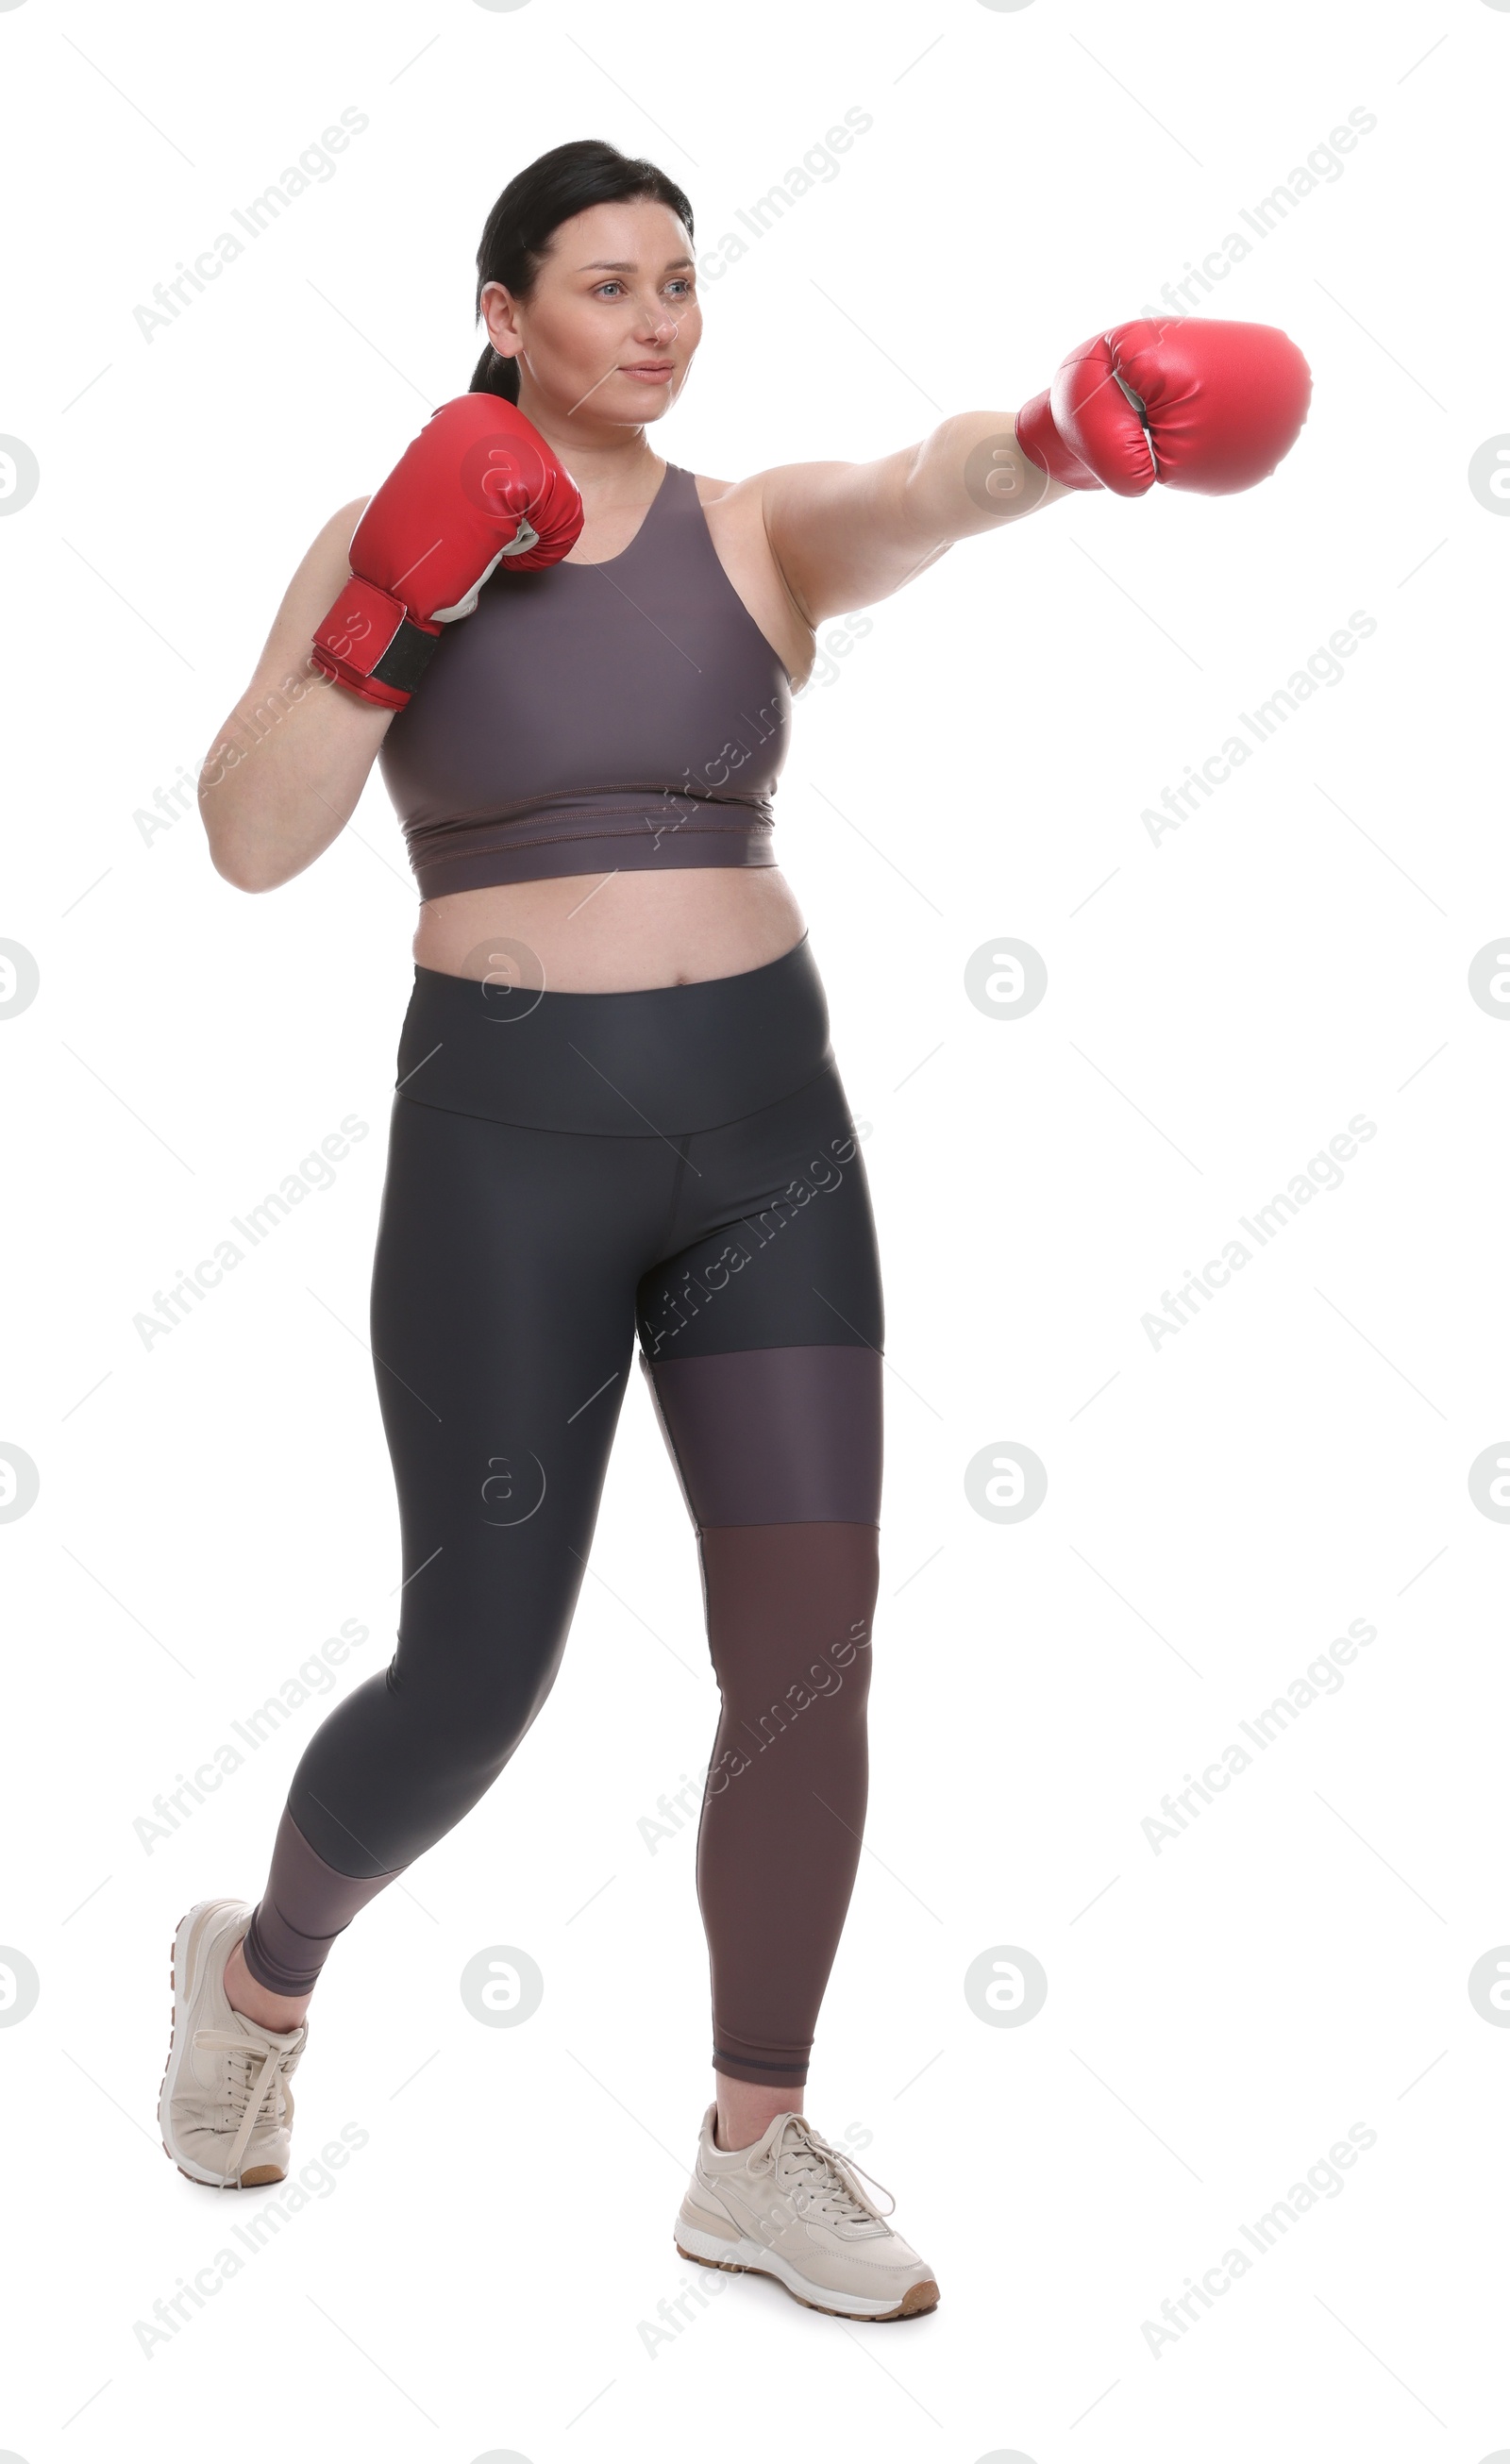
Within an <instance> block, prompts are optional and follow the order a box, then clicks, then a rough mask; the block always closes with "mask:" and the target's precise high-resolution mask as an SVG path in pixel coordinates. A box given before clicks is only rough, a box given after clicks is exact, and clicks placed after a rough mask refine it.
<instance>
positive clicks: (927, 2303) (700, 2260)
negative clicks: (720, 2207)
mask: <svg viewBox="0 0 1510 2464" xmlns="http://www.w3.org/2000/svg"><path fill="white" fill-rule="evenodd" d="M673 2238H674V2240H675V2243H676V2247H677V2249H678V2251H679V2252H680V2254H681V2255H682V2257H683V2258H689V2259H691V2260H692V2261H693V2262H694V2264H695V2265H696V2266H698V2267H716V2268H717V2269H719V2270H720V2272H721V2273H722V2274H723V2275H725V2276H768V2277H770V2278H771V2281H772V2283H773V2284H779V2286H780V2287H781V2290H782V2292H783V2293H789V2294H790V2295H791V2297H792V2299H793V2300H794V2301H800V2303H801V2304H802V2307H803V2309H804V2310H821V2312H822V2314H823V2316H824V2318H825V2319H863V2320H864V2321H865V2322H866V2324H867V2325H869V2324H871V2323H874V2324H876V2325H879V2324H880V2323H881V2321H883V2320H886V2319H921V2318H925V2317H926V2316H927V2314H928V2312H929V2311H930V2310H936V2309H937V2308H938V2301H939V2292H938V2286H937V2285H936V2284H935V2283H934V2281H933V2279H932V2277H925V2278H924V2280H923V2282H922V2283H921V2284H909V2285H908V2289H907V2291H906V2292H905V2293H904V2295H903V2296H902V2299H901V2300H900V2301H899V2302H897V2303H896V2304H895V2306H894V2307H893V2308H891V2309H889V2310H885V2309H882V2308H881V2307H879V2305H877V2306H874V2307H871V2308H865V2307H864V2306H861V2305H863V2300H864V2297H863V2296H862V2295H860V2294H856V2295H855V2296H854V2297H853V2299H854V2301H855V2303H856V2305H857V2306H856V2307H854V2308H852V2309H843V2310H841V2309H837V2308H836V2307H835V2305H834V2302H833V2301H815V2300H814V2299H813V2298H812V2293H813V2286H812V2279H811V2278H810V2277H804V2276H799V2274H798V2272H797V2269H796V2268H795V2267H793V2265H792V2264H791V2262H790V2260H789V2259H784V2258H781V2257H779V2256H778V2255H777V2253H776V2252H775V2251H774V2250H762V2249H761V2248H760V2246H759V2244H758V2243H757V2242H753V2241H734V2242H728V2241H720V2240H719V2239H718V2237H717V2236H716V2234H713V2233H698V2232H697V2231H696V2230H695V2228H693V2227H692V2226H690V2225H686V2224H681V2223H678V2225H677V2227H676V2231H675V2233H674V2236H673ZM731 2250H736V2251H738V2252H739V2254H740V2255H739V2256H738V2257H737V2258H720V2257H719V2256H718V2255H717V2254H718V2253H719V2252H720V2251H731ZM747 2254H748V2255H747ZM799 2284H806V2285H807V2287H808V2290H807V2292H806V2293H799V2291H798V2286H799Z"/></svg>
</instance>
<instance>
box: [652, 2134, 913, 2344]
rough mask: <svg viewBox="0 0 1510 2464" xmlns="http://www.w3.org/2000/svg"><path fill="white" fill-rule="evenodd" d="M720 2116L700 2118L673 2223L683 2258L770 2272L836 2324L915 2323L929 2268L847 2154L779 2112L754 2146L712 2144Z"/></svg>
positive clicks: (737, 2270) (740, 2272)
mask: <svg viewBox="0 0 1510 2464" xmlns="http://www.w3.org/2000/svg"><path fill="white" fill-rule="evenodd" d="M716 2113H717V2107H716V2105H710V2106H709V2108H708V2111H707V2113H706V2114H705V2115H704V2116H703V2130H702V2137H701V2139H700V2140H699V2142H698V2147H697V2162H696V2164H695V2165H694V2166H693V2167H692V2178H691V2182H690V2184H689V2189H688V2192H687V2196H686V2198H685V2199H684V2200H683V2201H682V2205H681V2210H680V2212H679V2213H678V2215H677V2219H676V2225H675V2234H676V2247H677V2249H678V2250H679V2251H680V2252H681V2254H682V2256H683V2257H684V2258H693V2259H696V2260H698V2261H699V2263H700V2264H701V2265H702V2266H704V2267H721V2268H726V2269H728V2270H729V2271H731V2272H732V2273H733V2274H734V2275H736V2276H737V2275H743V2274H745V2273H746V2272H747V2271H749V2272H751V2273H753V2274H755V2275H757V2276H774V2277H776V2280H777V2283H778V2284H780V2285H783V2286H784V2287H785V2289H786V2291H787V2292H788V2293H790V2294H792V2295H793V2296H794V2298H795V2299H797V2300H799V2301H803V2302H805V2303H806V2304H807V2307H808V2308H809V2309H810V2310H826V2311H829V2312H830V2313H831V2314H832V2315H833V2316H834V2317H836V2318H840V2319H912V2318H915V2317H917V2316H918V2314H919V2313H920V2312H922V2311H924V2310H931V2309H933V2308H934V2307H935V2306H936V2305H937V2302H938V2286H937V2285H936V2284H935V2282H934V2281H933V2271H932V2269H931V2268H930V2266H929V2265H928V2264H927V2262H926V2260H924V2259H921V2258H919V2256H918V2255H917V2253H916V2251H915V2250H913V2249H912V2247H911V2245H910V2244H909V2243H908V2242H905V2241H904V2240H903V2238H902V2236H901V2234H900V2233H893V2232H892V2231H891V2228H890V2226H889V2225H888V2224H887V2223H886V2215H889V2213H890V2210H889V2209H887V2210H886V2215H883V2213H882V2211H881V2210H880V2209H879V2208H878V2207H877V2206H876V2205H875V2202H874V2201H873V2200H872V2199H871V2198H870V2197H869V2196H868V2195H867V2193H866V2192H865V2191H864V2190H863V2189H861V2187H860V2179H859V2176H860V2172H861V2167H859V2166H858V2165H856V2164H855V2162H854V2160H853V2158H852V2157H849V2156H846V2155H844V2154H843V2151H842V2150H841V2149H839V2148H837V2147H831V2146H830V2145H829V2144H828V2142H827V2140H826V2139H821V2138H820V2137H819V2135H818V2133H817V2131H816V2130H814V2129H813V2128H812V2127H811V2125H810V2124H809V2123H806V2122H805V2121H804V2120H803V2118H802V2116H801V2115H800V2114H799V2113H778V2114H777V2117H776V2120H775V2121H774V2122H773V2123H771V2126H770V2128H769V2129H768V2130H767V2131H766V2132H765V2134H764V2136H763V2137H762V2138H760V2139H757V2140H756V2141H755V2145H754V2146H753V2147H734V2148H724V2147H717V2146H715V2145H713V2121H714V2117H715V2115H716ZM864 2178H865V2180H866V2181H869V2180H871V2179H872V2178H873V2177H872V2176H871V2175H869V2174H866V2175H865V2176H864ZM875 2187H876V2189H878V2190H881V2189H884V2185H883V2184H881V2183H880V2182H877V2183H876V2184H875ZM885 2195H886V2197H887V2198H890V2196H891V2193H890V2191H889V2190H886V2191H885Z"/></svg>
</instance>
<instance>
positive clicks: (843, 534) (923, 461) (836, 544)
mask: <svg viewBox="0 0 1510 2464" xmlns="http://www.w3.org/2000/svg"><path fill="white" fill-rule="evenodd" d="M754 484H755V485H756V486H758V488H759V490H760V497H761V510H762V513H763V515H764V517H765V528H766V537H767V539H769V540H770V542H771V551H772V554H773V555H774V556H775V558H776V561H777V564H778V565H779V567H780V569H781V572H782V574H783V575H784V577H785V580H786V584H787V587H788V589H789V590H790V591H791V593H792V596H793V598H794V599H795V600H796V602H797V604H798V606H799V609H800V611H801V613H802V614H803V616H804V617H805V618H806V620H807V622H808V624H809V625H821V623H822V622H823V619H824V618H825V617H827V616H843V615H844V614H846V613H847V612H848V610H849V609H850V608H852V607H868V606H870V605H872V603H873V602H874V601H875V600H877V599H887V598H889V597H890V595H891V593H892V591H894V590H900V589H901V587H902V585H903V583H905V582H910V581H911V580H912V578H913V576H914V575H915V574H919V573H922V572H924V571H925V570H926V568H927V567H928V566H929V565H930V564H936V563H937V561H938V559H939V558H940V557H941V556H943V555H944V554H945V553H946V551H947V550H948V549H949V548H951V547H952V546H953V544H954V541H955V540H956V539H969V538H971V537H972V536H973V535H974V533H975V532H976V531H990V530H996V529H998V528H999V527H1000V525H1001V524H1002V523H1003V522H1005V521H1015V520H1018V519H1020V517H1022V516H1023V515H1024V514H1030V513H1033V512H1035V511H1036V510H1037V508H1038V507H1039V505H1045V504H1049V503H1051V502H1052V501H1053V500H1054V498H1055V497H1057V496H1063V495H1068V494H1069V493H1070V492H1069V490H1068V489H1067V488H1065V487H1063V486H1061V484H1060V483H1059V482H1058V481H1057V480H1053V479H1050V478H1049V477H1048V476H1047V475H1046V473H1044V472H1042V471H1040V470H1039V469H1037V468H1036V467H1035V465H1034V464H1033V463H1032V462H1030V461H1029V460H1028V457H1027V455H1026V454H1025V453H1024V452H1023V451H1022V448H1021V447H1020V445H1019V444H1018V441H1017V437H1016V435H1015V433H1014V429H1013V416H1012V413H1011V412H1010V411H1000V410H967V411H961V412H960V413H959V414H958V416H957V417H955V418H953V419H946V420H945V421H944V422H943V423H942V424H941V426H939V427H938V428H935V429H934V430H933V432H932V434H931V435H930V436H926V437H924V439H923V441H922V443H921V444H919V445H908V446H904V447H903V449H902V451H900V452H898V453H887V454H886V455H885V456H884V457H883V458H882V460H881V461H879V462H793V463H788V464H787V465H785V466H784V467H783V468H780V469H777V470H775V471H763V472H762V473H760V474H759V477H758V479H757V480H756V481H755V483H754Z"/></svg>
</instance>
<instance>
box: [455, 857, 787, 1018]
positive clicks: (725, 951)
mask: <svg viewBox="0 0 1510 2464" xmlns="http://www.w3.org/2000/svg"><path fill="white" fill-rule="evenodd" d="M802 933H803V922H802V914H801V910H800V909H799V906H798V903H797V900H796V899H795V898H794V897H793V895H792V891H791V890H790V888H789V887H788V885H787V883H786V881H785V879H784V878H783V876H782V875H781V873H780V872H779V871H778V870H777V868H776V867H775V866H774V865H766V866H752V867H749V868H746V869H739V868H735V867H728V868H724V867H698V868H689V869H686V870H683V871H679V872H678V871H667V872H656V873H650V872H628V871H625V872H616V873H573V874H569V875H566V876H563V877H558V878H556V879H554V880H550V881H526V882H516V883H514V884H512V885H510V886H509V887H507V888H498V889H495V890H462V891H454V892H452V894H451V895H450V896H449V897H446V898H431V899H427V901H426V903H425V904H424V906H423V907H422V908H421V910H420V920H419V926H418V929H417V930H416V932H415V935H414V957H415V960H416V962H417V963H418V964H419V965H420V966H422V967H432V968H433V969H434V970H435V971H436V973H437V974H439V975H448V976H471V977H473V978H475V979H477V980H479V981H480V980H481V979H483V978H484V977H489V976H492V977H496V976H497V975H498V974H499V973H500V971H502V972H505V973H507V974H509V975H510V976H511V978H513V979H514V980H519V979H521V978H522V979H528V980H531V981H533V982H535V983H536V984H542V985H543V988H544V989H545V990H546V991H547V992H559V993H620V992H647V991H650V990H651V989H653V988H654V987H656V986H658V985H662V984H690V983H701V982H704V981H706V980H708V979H710V978H712V977H715V976H742V975H745V974H747V973H748V972H749V971H750V969H751V968H753V967H764V966H769V965H770V963H771V961H772V960H773V959H775V958H779V957H784V956H785V954H786V952H787V951H788V950H791V949H794V948H795V947H796V945H797V943H798V942H799V940H800V939H801V937H802ZM506 945H507V946H506ZM521 954H525V955H521ZM532 960H533V965H532V964H531V961H532ZM515 971H517V973H516V972H515Z"/></svg>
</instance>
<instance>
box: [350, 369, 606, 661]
mask: <svg viewBox="0 0 1510 2464" xmlns="http://www.w3.org/2000/svg"><path fill="white" fill-rule="evenodd" d="M581 527H582V500H581V497H580V495H579V494H578V490H577V483H576V481H575V480H574V479H573V478H572V477H571V475H570V473H568V472H566V471H564V470H563V469H562V467H561V465H560V463H559V462H558V460H557V458H556V456H555V454H554V453H553V452H552V451H551V449H550V447H549V446H548V445H547V444H546V442H545V439H544V437H543V436H542V435H541V434H540V432H539V430H538V429H536V428H534V427H532V426H531V424H530V422H529V420H527V419H526V418H525V417H524V415H523V413H522V412H521V411H520V410H518V409H517V408H516V407H515V406H514V404H513V403H512V402H505V401H504V399H503V397H502V396H501V395H500V394H492V393H464V394H461V395H459V396H458V397H457V399H456V400H455V401H454V402H448V403H443V404H442V406H441V407H440V409H439V410H438V411H436V412H435V414H434V416H433V418H431V419H429V420H428V421H427V423H426V425H425V427H424V428H422V429H421V430H420V433H419V434H418V436H416V438H415V439H414V442H413V444H412V445H410V446H409V447H408V448H407V450H406V451H405V452H404V453H403V454H402V455H401V456H400V458H399V460H398V461H397V462H396V463H395V465H394V467H393V469H392V470H391V471H390V472H389V473H388V475H387V477H386V478H385V479H384V481H383V485H382V487H381V488H380V489H379V490H378V493H377V495H375V496H374V497H373V498H372V499H371V501H370V503H369V504H368V506H367V509H366V511H365V513H364V514H363V515H362V517H361V521H360V522H359V523H358V524H357V529H356V534H355V536H354V538H353V539H352V542H351V580H350V581H349V582H348V583H347V584H346V587H345V588H344V590H343V591H342V592H341V594H340V596H339V599H338V600H337V601H336V604H335V605H334V606H333V607H332V608H330V609H329V611H328V612H327V613H326V615H325V616H324V617H323V618H322V619H321V621H320V623H319V625H318V626H317V628H316V632H315V640H314V648H313V652H312V655H313V657H314V661H315V665H316V666H317V668H318V669H319V670H320V671H321V673H322V674H324V675H327V676H329V677H331V678H332V679H333V680H334V682H336V683H337V684H342V685H345V686H347V687H348V688H349V690H350V691H351V692H352V693H360V694H361V698H362V699H363V701H370V702H376V703H377V704H379V706H380V707H381V708H383V710H403V708H404V707H405V703H406V702H407V701H408V699H409V696H410V694H411V693H413V691H414V688H415V686H416V685H417V684H418V683H419V680H420V678H421V676H422V675H423V674H424V672H425V671H426V669H427V666H428V665H429V662H430V660H431V658H432V657H433V655H434V651H435V645H436V643H437V642H438V641H439V640H440V635H441V627H442V626H443V625H449V624H452V623H453V622H454V621H455V619H456V618H457V617H458V616H470V615H471V612H472V609H473V608H474V607H475V606H476V605H477V593H478V592H479V590H480V589H481V588H482V585H483V583H485V582H486V581H487V580H488V577H489V575H490V574H491V573H492V571H493V570H494V568H495V567H496V566H497V565H499V564H504V563H507V564H508V565H510V566H512V567H513V569H514V571H515V572H516V573H536V572H538V571H539V570H540V569H541V567H542V566H544V565H548V564H556V563H557V562H558V561H559V560H560V559H561V558H562V557H563V556H564V555H565V554H566V551H567V549H568V548H569V547H571V546H572V544H573V543H574V541H575V540H576V539H578V538H579V537H580V533H581Z"/></svg>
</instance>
